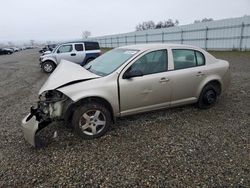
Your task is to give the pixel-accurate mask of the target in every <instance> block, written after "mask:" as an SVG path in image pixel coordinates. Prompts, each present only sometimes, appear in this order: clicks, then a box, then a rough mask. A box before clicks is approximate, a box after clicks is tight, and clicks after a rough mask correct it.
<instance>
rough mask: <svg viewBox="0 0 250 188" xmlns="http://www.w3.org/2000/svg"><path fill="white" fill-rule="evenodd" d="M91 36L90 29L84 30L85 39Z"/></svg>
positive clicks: (83, 36)
mask: <svg viewBox="0 0 250 188" xmlns="http://www.w3.org/2000/svg"><path fill="white" fill-rule="evenodd" d="M89 36H91V32H90V31H83V32H82V38H83V39H87V38H88V37H89Z"/></svg>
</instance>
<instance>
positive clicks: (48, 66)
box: [42, 61, 56, 73]
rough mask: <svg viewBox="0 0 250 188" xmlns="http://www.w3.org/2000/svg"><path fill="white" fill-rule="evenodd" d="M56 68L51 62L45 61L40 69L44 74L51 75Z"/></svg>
mask: <svg viewBox="0 0 250 188" xmlns="http://www.w3.org/2000/svg"><path fill="white" fill-rule="evenodd" d="M55 68H56V66H55V64H54V63H53V62H52V61H45V62H44V63H43V64H42V69H43V71H44V72H45V73H51V72H53V71H54V70H55Z"/></svg>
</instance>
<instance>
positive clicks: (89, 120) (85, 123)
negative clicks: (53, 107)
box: [72, 102, 111, 139]
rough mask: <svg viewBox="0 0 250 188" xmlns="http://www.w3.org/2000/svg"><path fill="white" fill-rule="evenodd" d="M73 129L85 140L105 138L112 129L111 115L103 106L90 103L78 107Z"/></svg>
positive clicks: (74, 116)
mask: <svg viewBox="0 0 250 188" xmlns="http://www.w3.org/2000/svg"><path fill="white" fill-rule="evenodd" d="M72 123H73V127H74V129H75V131H76V133H77V134H78V135H79V136H80V137H82V138H84V139H93V138H98V137H101V136H103V135H104V134H105V133H106V132H107V131H108V130H109V128H110V125H111V115H110V112H109V110H108V109H107V108H106V107H105V106H104V105H102V104H99V103H95V102H90V103H84V104H83V106H80V107H78V108H77V109H76V110H75V113H74V115H73V121H72Z"/></svg>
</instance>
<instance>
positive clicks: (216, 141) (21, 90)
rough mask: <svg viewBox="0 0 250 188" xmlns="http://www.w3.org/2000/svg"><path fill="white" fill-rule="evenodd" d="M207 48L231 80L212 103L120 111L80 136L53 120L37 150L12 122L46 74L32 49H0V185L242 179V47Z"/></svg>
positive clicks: (248, 69) (249, 128)
mask: <svg viewBox="0 0 250 188" xmlns="http://www.w3.org/2000/svg"><path fill="white" fill-rule="evenodd" d="M214 54H215V55H216V57H218V58H222V59H227V60H229V61H230V63H231V70H232V84H231V87H230V89H229V90H228V92H227V93H225V94H224V95H222V96H221V97H220V100H219V102H218V104H217V105H216V106H215V107H213V108H212V109H209V110H199V109H197V108H196V107H194V106H193V105H190V106H185V107H179V108H174V109H168V110H162V111H157V112H152V113H146V114H141V115H135V116H131V117H128V118H122V119H120V120H118V122H117V124H116V126H113V127H112V130H111V131H110V132H109V133H108V134H107V135H105V136H104V137H102V138H100V139H95V140H88V141H86V140H81V139H80V138H78V137H77V136H75V135H74V133H73V131H72V130H71V129H67V128H65V127H63V126H62V125H60V124H55V125H53V126H49V127H47V130H44V133H46V132H51V131H54V130H57V132H58V137H57V138H55V139H51V142H50V144H49V145H48V147H46V148H43V149H40V150H37V149H34V148H32V147H31V146H30V145H29V144H27V143H26V142H25V141H24V139H23V136H22V132H21V128H20V121H21V119H22V118H23V117H24V116H25V115H26V114H27V112H28V111H29V108H30V105H32V104H35V102H36V100H37V93H38V90H39V88H40V87H41V85H42V84H43V82H44V81H45V80H46V78H47V75H46V74H44V73H42V72H41V70H40V68H39V67H38V57H39V54H38V53H37V52H36V50H27V51H23V52H18V53H15V54H14V55H10V56H0V86H1V87H0V88H1V89H0V99H1V100H0V107H1V108H0V110H1V113H0V119H1V124H0V187H52V186H53V187H54V186H55V187H64V186H67V187H80V186H81V187H146V186H148V187H169V186H171V187H172V186H174V187H218V186H220V187H222V186H226V187H228V186H233V187H250V142H249V138H250V94H249V92H250V53H240V52H230V53H226V52H223V53H222V52H220V53H214Z"/></svg>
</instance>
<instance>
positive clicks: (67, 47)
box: [57, 45, 72, 53]
mask: <svg viewBox="0 0 250 188" xmlns="http://www.w3.org/2000/svg"><path fill="white" fill-rule="evenodd" d="M71 51H72V45H63V46H61V47H59V49H58V50H57V53H67V52H71Z"/></svg>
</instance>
